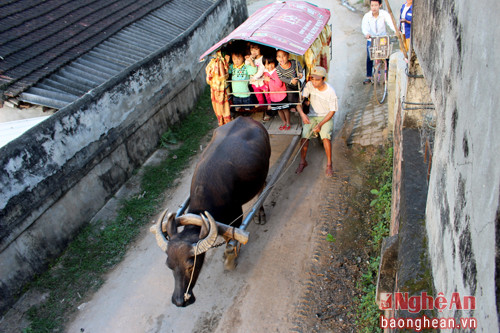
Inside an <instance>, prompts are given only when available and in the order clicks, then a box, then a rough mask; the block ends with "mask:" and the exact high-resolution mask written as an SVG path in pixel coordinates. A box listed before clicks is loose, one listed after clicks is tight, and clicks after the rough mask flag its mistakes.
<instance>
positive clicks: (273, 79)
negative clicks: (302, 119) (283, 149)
mask: <svg viewBox="0 0 500 333" xmlns="http://www.w3.org/2000/svg"><path fill="white" fill-rule="evenodd" d="M263 63H264V65H265V66H266V72H264V81H265V82H266V83H267V87H268V91H269V93H268V94H266V99H267V103H268V104H274V103H279V105H269V106H268V111H267V112H266V113H267V120H269V114H272V113H273V111H274V112H276V111H278V114H279V116H280V118H281V120H282V121H283V125H281V126H280V128H279V129H280V130H281V131H283V130H284V131H288V130H289V129H290V128H291V126H290V111H289V110H288V109H289V107H290V105H289V104H288V103H287V104H284V103H286V98H287V94H286V92H285V91H286V85H285V83H284V82H282V81H281V80H280V78H279V77H278V73H277V72H276V65H277V61H276V57H273V56H265V57H264V60H263ZM269 111H271V112H269ZM264 120H266V118H264Z"/></svg>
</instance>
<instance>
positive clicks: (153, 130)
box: [0, 0, 248, 312]
mask: <svg viewBox="0 0 500 333" xmlns="http://www.w3.org/2000/svg"><path fill="white" fill-rule="evenodd" d="M247 15H248V14H247V9H246V3H245V1H244V0H243V1H229V0H223V1H216V2H215V4H214V5H213V6H212V7H211V9H210V10H209V11H207V12H206V13H205V15H204V16H202V17H201V18H200V19H199V20H198V21H197V22H196V23H195V24H193V26H192V27H191V28H190V29H189V30H188V31H185V32H184V33H183V34H182V35H180V36H179V37H178V38H177V39H176V40H175V41H174V42H173V43H171V44H170V45H166V46H165V47H164V48H163V49H162V50H160V51H158V52H157V53H155V54H153V55H151V56H150V57H148V58H146V59H144V60H143V61H142V62H140V63H138V64H136V65H134V66H132V67H131V68H129V69H128V70H127V71H126V72H124V73H121V74H120V75H119V76H117V77H115V78H113V79H112V80H111V81H109V82H107V83H105V84H103V85H102V86H100V87H98V88H96V89H94V90H92V91H90V92H89V93H87V94H86V95H84V96H83V97H82V98H81V99H79V100H78V101H76V102H75V103H73V104H71V105H69V106H68V107H66V108H64V109H61V110H59V111H58V112H57V113H56V114H54V115H53V116H52V117H50V118H49V119H47V120H46V121H44V122H43V123H41V124H40V125H38V126H37V127H35V128H32V129H31V130H30V131H28V132H27V133H25V134H24V135H22V136H21V137H19V138H18V139H16V140H15V141H13V142H11V143H9V144H8V145H6V146H4V147H3V148H1V149H0V168H1V170H2V172H1V174H0V312H4V311H5V310H6V309H7V307H8V306H9V305H11V304H12V302H13V300H14V298H15V296H16V295H17V294H18V293H19V292H20V290H21V288H22V287H23V286H24V285H25V283H26V282H28V281H29V280H30V279H31V278H32V277H33V276H34V275H35V274H36V273H39V272H40V271H42V270H43V269H44V268H45V267H47V264H48V262H49V260H50V259H51V258H54V257H56V256H57V255H59V254H60V253H61V252H62V251H63V250H64V248H65V246H66V245H67V244H68V242H69V241H70V240H71V239H72V238H73V237H74V235H75V233H76V232H77V231H78V230H79V229H80V228H81V227H82V226H83V225H84V224H86V223H87V222H88V221H90V219H91V218H92V217H93V216H94V215H95V214H96V213H97V212H98V211H99V209H100V208H101V207H102V206H103V205H104V204H105V203H106V201H107V200H108V199H110V198H111V197H112V196H113V194H114V193H115V191H116V190H118V188H119V187H120V186H121V185H122V184H123V183H124V182H125V181H126V180H127V178H129V176H131V174H132V172H133V170H134V169H135V168H137V167H138V166H140V165H141V164H142V163H143V162H144V161H145V160H146V158H147V157H148V156H149V155H150V154H151V153H152V152H153V151H154V149H155V148H156V146H157V142H158V139H159V137H160V135H161V134H162V133H163V132H164V131H165V130H167V129H168V127H169V126H171V125H172V124H174V123H176V122H178V121H179V120H181V119H182V118H183V117H184V116H185V115H186V114H187V113H188V112H189V111H190V110H191V108H192V107H193V106H194V104H195V102H196V99H197V97H198V96H199V95H200V94H201V92H203V90H204V89H205V87H206V83H205V71H204V69H205V64H204V63H198V57H199V55H200V54H202V53H203V52H204V51H205V50H206V49H208V48H209V47H210V46H211V45H213V44H214V43H215V42H217V41H218V40H219V39H221V38H222V37H224V36H225V35H226V34H228V33H229V32H230V31H231V30H233V29H234V28H235V27H236V26H238V25H239V24H241V23H242V22H243V21H244V20H245V19H246V17H247ZM214 27H217V28H214ZM221 27H223V28H221Z"/></svg>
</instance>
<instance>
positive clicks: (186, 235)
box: [154, 210, 217, 307]
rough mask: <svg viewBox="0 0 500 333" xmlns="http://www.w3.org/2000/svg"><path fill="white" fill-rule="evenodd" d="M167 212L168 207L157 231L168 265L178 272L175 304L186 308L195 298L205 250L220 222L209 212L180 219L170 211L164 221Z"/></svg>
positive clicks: (214, 235) (173, 299) (209, 246)
mask: <svg viewBox="0 0 500 333" xmlns="http://www.w3.org/2000/svg"><path fill="white" fill-rule="evenodd" d="M167 212H168V210H165V211H164V212H163V214H162V215H161V216H160V218H159V219H158V221H157V223H156V226H155V227H154V228H155V229H156V230H154V232H155V234H156V240H157V242H158V245H159V246H160V247H161V249H162V250H163V251H164V252H166V254H167V266H168V268H170V269H171V270H172V273H173V274H174V280H175V288H174V293H173V294H172V303H174V304H175V305H177V306H182V307H183V306H188V305H189V304H192V303H194V301H195V297H194V294H193V287H194V286H195V284H196V280H197V279H198V275H199V273H200V270H201V267H202V266H203V261H204V259H205V252H206V251H208V249H210V248H211V247H212V246H213V245H214V244H215V242H216V239H217V225H216V222H215V220H214V219H213V217H212V216H211V215H210V214H209V213H207V212H205V215H206V217H205V216H203V215H202V214H200V215H193V214H188V215H186V216H184V215H183V216H181V217H179V218H175V215H174V214H173V213H170V214H168V215H167V220H166V221H164V220H163V219H164V217H165V215H166V214H167ZM207 220H208V221H207ZM179 225H184V226H185V227H184V229H183V230H182V231H180V232H178V230H177V229H178V226H179ZM165 233H166V234H167V236H168V240H167V238H166V237H165Z"/></svg>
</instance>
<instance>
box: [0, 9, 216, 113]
mask: <svg viewBox="0 0 500 333" xmlns="http://www.w3.org/2000/svg"><path fill="white" fill-rule="evenodd" d="M213 2H214V1H212V0H200V1H195V2H190V1H181V0H140V1H136V0H47V1H42V2H41V1H38V0H17V1H8V0H3V1H2V2H0V57H1V58H0V90H2V91H3V94H4V95H5V96H8V97H14V96H18V95H19V94H21V93H23V92H25V91H26V90H27V89H28V88H30V87H32V86H34V85H35V84H36V83H37V82H40V81H41V80H42V79H43V78H44V77H47V76H49V75H50V74H54V75H55V74H57V73H59V74H60V75H59V76H60V79H57V80H54V79H52V80H51V78H50V77H49V78H47V79H46V80H43V81H44V82H45V81H46V84H48V85H49V86H50V87H51V88H50V89H49V90H50V91H53V92H55V95H54V96H56V97H57V96H59V97H61V98H60V101H61V104H60V105H59V106H57V105H48V104H47V103H45V104H44V103H39V104H41V105H48V106H52V107H56V108H60V107H62V106H64V105H65V104H67V103H70V102H71V101H72V100H74V99H76V98H78V97H79V96H81V95H83V94H84V93H85V92H86V91H88V90H90V89H92V88H93V87H95V86H97V85H99V84H101V83H102V82H104V81H106V80H107V79H109V78H110V77H111V76H113V75H115V74H116V73H117V72H119V71H121V70H122V69H124V68H125V67H127V66H129V65H130V64H131V62H132V63H134V62H136V61H139V60H141V59H142V58H144V57H146V56H147V55H148V54H150V53H151V52H153V51H155V50H157V49H159V48H161V46H163V45H165V44H166V43H168V42H169V41H170V40H172V39H174V38H175V37H176V36H178V35H179V34H181V33H182V32H183V31H184V30H185V29H187V28H188V27H189V26H190V25H191V24H192V23H193V22H194V21H195V20H196V19H198V18H199V17H200V16H201V15H202V14H203V12H204V11H205V10H207V9H208V7H210V5H212V4H213ZM140 19H141V20H140ZM133 22H136V23H135V24H132V23H133ZM134 26H135V29H132V28H133V27H134ZM125 27H126V29H125ZM117 32H120V34H117ZM112 35H113V38H114V40H113V41H112V40H111V39H110V36H112ZM120 44H121V46H120ZM134 45H137V46H136V47H134ZM134 49H135V50H134ZM120 51H121V52H122V54H123V55H122V57H121V60H120V57H117V53H118V54H119V53H120ZM73 60H75V61H74V62H72V63H71V61H73ZM65 65H68V66H65ZM58 70H59V71H58ZM75 72H76V74H75ZM82 72H83V73H85V74H86V75H82ZM65 73H66V74H65ZM72 73H73V74H74V75H76V76H77V77H79V78H81V80H79V81H80V82H76V83H77V84H76V87H72V86H71V85H70V84H69V83H70V82H71V81H72V79H71V78H70V77H68V76H70V75H71V74H72ZM52 76H53V75H52ZM65 76H66V77H65ZM65 80H66V81H65ZM40 83H41V82H40ZM57 87H59V88H61V89H62V90H61V91H58V90H57V89H58V88H57ZM37 89H38V91H37ZM40 89H42V90H43V89H44V87H42V88H39V87H36V86H34V87H33V88H32V89H30V90H31V91H30V93H25V95H26V96H25V99H29V95H30V94H31V95H33V94H35V95H42V97H43V94H40V92H41V91H40ZM54 96H49V97H48V99H53V97H54ZM21 99H22V98H21ZM56 99H57V98H56ZM35 104H36V103H35ZM49 104H50V103H49Z"/></svg>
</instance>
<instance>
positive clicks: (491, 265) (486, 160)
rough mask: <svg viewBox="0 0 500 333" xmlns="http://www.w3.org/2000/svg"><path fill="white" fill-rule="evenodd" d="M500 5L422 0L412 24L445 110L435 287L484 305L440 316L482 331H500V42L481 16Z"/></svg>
mask: <svg viewBox="0 0 500 333" xmlns="http://www.w3.org/2000/svg"><path fill="white" fill-rule="evenodd" d="M499 10H500V7H499V3H498V1H496V0H485V1H481V2H468V1H452V0H445V1H433V0H421V1H415V2H414V10H413V26H412V42H413V46H414V48H415V51H416V53H417V55H418V58H419V61H420V65H421V67H422V69H423V72H424V75H425V77H426V79H427V82H428V84H429V88H430V91H431V95H432V99H433V102H434V105H435V106H436V111H437V124H436V132H435V133H436V136H435V145H434V154H433V163H432V170H431V175H430V180H429V192H428V198H427V209H426V228H427V237H428V246H429V254H430V256H429V257H430V259H431V264H432V277H433V281H434V287H435V289H436V293H440V292H442V293H444V295H446V297H447V298H448V299H450V297H451V295H452V293H453V292H457V293H459V294H460V296H461V297H463V296H469V295H471V296H475V307H476V310H475V311H471V310H457V309H456V307H452V308H451V309H450V307H447V308H446V309H445V310H444V311H443V312H439V313H438V315H439V316H440V317H443V318H444V317H454V318H464V317H475V318H476V319H477V324H478V331H479V332H498V315H497V313H498V308H497V306H498V299H499V298H498V290H497V288H496V285H498V283H495V278H497V279H498V275H499V267H498V262H496V260H498V259H496V257H495V253H496V251H498V242H499V241H500V239H498V235H499V230H498V228H499V227H500V226H499V216H500V214H499V212H500V207H499V200H500V191H499V186H500V167H499V165H500V154H499V152H500V131H499V130H498V124H500V113H499V112H498V106H499V105H500V95H499V94H498V71H499V68H500V58H499V57H498V51H499V50H500V41H499V40H498V39H495V38H491V36H492V35H494V34H496V32H497V31H498V28H496V27H495V28H493V30H494V31H491V30H489V29H485V27H484V26H481V25H478V24H477V22H496V21H497V13H498V11H499ZM429 27H431V29H429ZM495 259H496V260H495ZM436 296H437V295H436Z"/></svg>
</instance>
